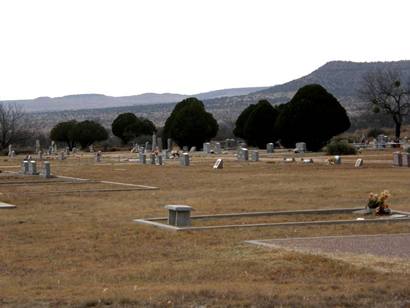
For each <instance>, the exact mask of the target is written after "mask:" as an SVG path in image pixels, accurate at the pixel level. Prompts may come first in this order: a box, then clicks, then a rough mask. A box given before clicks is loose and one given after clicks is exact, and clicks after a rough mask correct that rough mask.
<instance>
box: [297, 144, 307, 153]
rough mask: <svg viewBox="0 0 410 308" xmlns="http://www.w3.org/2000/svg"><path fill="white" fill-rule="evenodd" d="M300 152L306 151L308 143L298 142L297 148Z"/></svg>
mask: <svg viewBox="0 0 410 308" xmlns="http://www.w3.org/2000/svg"><path fill="white" fill-rule="evenodd" d="M295 151H297V152H298V153H304V152H306V143H305V142H298V143H296V149H295Z"/></svg>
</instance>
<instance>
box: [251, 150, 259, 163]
mask: <svg viewBox="0 0 410 308" xmlns="http://www.w3.org/2000/svg"><path fill="white" fill-rule="evenodd" d="M251 158H252V161H259V152H258V151H252V153H251Z"/></svg>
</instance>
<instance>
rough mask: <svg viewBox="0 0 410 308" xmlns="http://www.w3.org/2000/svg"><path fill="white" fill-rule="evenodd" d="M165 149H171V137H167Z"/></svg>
mask: <svg viewBox="0 0 410 308" xmlns="http://www.w3.org/2000/svg"><path fill="white" fill-rule="evenodd" d="M167 150H169V151H171V150H172V139H171V138H168V139H167Z"/></svg>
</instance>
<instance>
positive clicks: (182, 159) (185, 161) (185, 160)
mask: <svg viewBox="0 0 410 308" xmlns="http://www.w3.org/2000/svg"><path fill="white" fill-rule="evenodd" d="M179 159H180V163H181V166H189V154H188V153H182V155H181V157H180V158H179Z"/></svg>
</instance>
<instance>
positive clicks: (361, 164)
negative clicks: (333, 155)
mask: <svg viewBox="0 0 410 308" xmlns="http://www.w3.org/2000/svg"><path fill="white" fill-rule="evenodd" d="M354 166H355V167H356V168H359V167H362V166H363V159H362V158H358V159H357V160H356V163H355V164H354Z"/></svg>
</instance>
